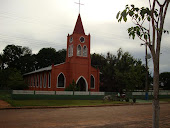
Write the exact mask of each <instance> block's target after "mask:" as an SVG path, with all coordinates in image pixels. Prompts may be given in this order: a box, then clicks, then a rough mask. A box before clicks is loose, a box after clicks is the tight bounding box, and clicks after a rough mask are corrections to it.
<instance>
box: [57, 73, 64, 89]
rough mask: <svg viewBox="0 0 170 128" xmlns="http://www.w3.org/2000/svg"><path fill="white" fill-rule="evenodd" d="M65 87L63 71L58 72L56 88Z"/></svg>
mask: <svg viewBox="0 0 170 128" xmlns="http://www.w3.org/2000/svg"><path fill="white" fill-rule="evenodd" d="M64 87H65V77H64V75H63V73H60V75H59V76H58V79H57V88H64Z"/></svg>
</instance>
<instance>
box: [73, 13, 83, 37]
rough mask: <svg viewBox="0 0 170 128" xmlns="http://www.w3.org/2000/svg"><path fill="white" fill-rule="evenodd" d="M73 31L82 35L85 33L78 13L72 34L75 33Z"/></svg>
mask: <svg viewBox="0 0 170 128" xmlns="http://www.w3.org/2000/svg"><path fill="white" fill-rule="evenodd" d="M75 33H76V34H84V35H85V32H84V28H83V24H82V21H81V16H80V14H79V15H78V18H77V22H76V25H75V27H74V31H73V34H75Z"/></svg>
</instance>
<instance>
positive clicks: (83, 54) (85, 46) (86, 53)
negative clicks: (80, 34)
mask: <svg viewBox="0 0 170 128" xmlns="http://www.w3.org/2000/svg"><path fill="white" fill-rule="evenodd" d="M84 47H86V55H84ZM83 57H87V46H86V45H84V46H83Z"/></svg>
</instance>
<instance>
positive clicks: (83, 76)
mask: <svg viewBox="0 0 170 128" xmlns="http://www.w3.org/2000/svg"><path fill="white" fill-rule="evenodd" d="M81 77H82V78H83V79H84V80H85V82H86V92H87V91H88V83H87V80H86V78H85V77H84V76H80V77H79V78H78V79H77V81H76V84H77V83H78V81H79V79H80V78H81Z"/></svg>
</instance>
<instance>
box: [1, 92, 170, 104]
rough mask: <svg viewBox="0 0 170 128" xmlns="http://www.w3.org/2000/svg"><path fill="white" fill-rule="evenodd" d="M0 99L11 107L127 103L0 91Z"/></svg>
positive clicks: (161, 100) (137, 101)
mask: <svg viewBox="0 0 170 128" xmlns="http://www.w3.org/2000/svg"><path fill="white" fill-rule="evenodd" d="M0 100H4V101H7V102H8V103H9V104H11V106H13V107H23V106H90V105H113V104H129V103H132V100H130V102H125V101H105V102H103V101H102V100H12V98H11V95H10V93H9V92H3V91H0ZM151 102H152V100H148V101H146V100H139V99H137V100H136V103H151ZM160 102H169V103H170V98H167V99H160Z"/></svg>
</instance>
